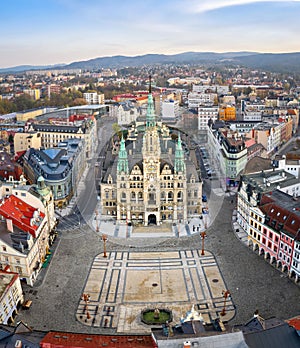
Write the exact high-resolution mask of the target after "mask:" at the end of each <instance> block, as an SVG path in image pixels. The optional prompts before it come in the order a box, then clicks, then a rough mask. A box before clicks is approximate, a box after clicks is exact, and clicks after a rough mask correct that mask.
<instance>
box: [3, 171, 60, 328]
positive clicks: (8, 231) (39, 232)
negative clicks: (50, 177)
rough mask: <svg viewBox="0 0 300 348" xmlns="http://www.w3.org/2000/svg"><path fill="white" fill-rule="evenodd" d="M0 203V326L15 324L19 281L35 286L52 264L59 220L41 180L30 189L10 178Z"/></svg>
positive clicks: (22, 182)
mask: <svg viewBox="0 0 300 348" xmlns="http://www.w3.org/2000/svg"><path fill="white" fill-rule="evenodd" d="M0 199H1V200H0V218H1V220H0V270H1V271H0V278H1V282H0V304H1V305H0V322H2V323H12V322H13V319H14V317H15V315H16V314H17V310H18V308H19V307H20V305H21V304H22V303H23V300H24V298H23V293H22V288H21V285H20V281H23V282H25V283H27V284H28V285H31V286H32V285H33V284H34V282H35V281H36V279H37V276H38V274H39V273H40V271H41V269H42V267H46V265H47V264H48V263H49V261H50V258H51V249H50V247H51V245H52V244H53V241H54V239H55V237H56V231H55V228H56V225H57V220H56V218H55V216H54V200H53V195H52V192H51V190H50V189H49V187H47V186H46V185H45V182H44V180H43V178H42V177H40V178H39V179H38V181H37V185H30V186H28V185H26V181H25V179H22V180H21V181H18V182H17V181H15V180H13V179H12V178H10V180H8V181H6V182H3V183H2V184H1V187H0Z"/></svg>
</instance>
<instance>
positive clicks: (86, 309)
mask: <svg viewBox="0 0 300 348" xmlns="http://www.w3.org/2000/svg"><path fill="white" fill-rule="evenodd" d="M90 298H91V296H90V295H89V294H82V295H81V299H82V300H83V301H84V303H85V305H84V310H83V312H85V311H86V312H87V316H88V315H89V310H88V308H87V305H88V303H89V302H90Z"/></svg>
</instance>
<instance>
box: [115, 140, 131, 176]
mask: <svg viewBox="0 0 300 348" xmlns="http://www.w3.org/2000/svg"><path fill="white" fill-rule="evenodd" d="M117 172H118V174H121V173H122V172H124V173H125V174H128V172H129V169H128V158H127V151H126V147H125V140H124V137H123V134H122V139H121V144H120V150H119V157H118V167H117Z"/></svg>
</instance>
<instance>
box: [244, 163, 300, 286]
mask: <svg viewBox="0 0 300 348" xmlns="http://www.w3.org/2000/svg"><path fill="white" fill-rule="evenodd" d="M294 162H297V163H293V164H287V165H286V166H285V170H284V169H271V170H266V171H262V172H257V173H253V174H247V175H243V176H242V177H241V181H240V185H239V189H238V196H237V197H238V198H237V222H238V224H239V226H240V228H241V229H242V230H243V231H245V232H246V234H247V238H248V244H249V246H251V247H252V248H253V250H254V251H258V253H259V254H260V255H264V257H265V259H266V260H268V261H269V262H270V263H271V264H273V265H275V266H277V267H278V268H280V269H281V270H282V271H283V272H287V273H288V275H289V276H290V277H293V278H294V279H295V281H296V282H298V280H299V278H300V205H299V199H300V180H299V169H300V163H299V161H294ZM295 169H296V170H295ZM291 173H293V174H291Z"/></svg>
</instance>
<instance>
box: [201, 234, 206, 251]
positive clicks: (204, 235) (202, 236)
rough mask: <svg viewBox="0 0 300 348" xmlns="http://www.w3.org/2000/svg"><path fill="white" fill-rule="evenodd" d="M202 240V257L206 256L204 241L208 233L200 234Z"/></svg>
mask: <svg viewBox="0 0 300 348" xmlns="http://www.w3.org/2000/svg"><path fill="white" fill-rule="evenodd" d="M200 236H201V239H202V250H201V255H205V254H204V239H205V237H206V233H205V232H201V233H200Z"/></svg>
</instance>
